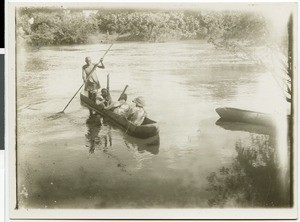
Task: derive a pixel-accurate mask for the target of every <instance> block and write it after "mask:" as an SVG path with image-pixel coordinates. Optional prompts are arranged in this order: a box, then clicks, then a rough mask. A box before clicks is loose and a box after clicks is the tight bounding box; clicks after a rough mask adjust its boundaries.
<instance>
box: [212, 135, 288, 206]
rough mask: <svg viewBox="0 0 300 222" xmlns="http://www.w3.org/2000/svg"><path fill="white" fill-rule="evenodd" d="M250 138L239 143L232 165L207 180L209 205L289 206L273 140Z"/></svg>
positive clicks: (257, 136)
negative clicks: (209, 195)
mask: <svg viewBox="0 0 300 222" xmlns="http://www.w3.org/2000/svg"><path fill="white" fill-rule="evenodd" d="M249 139H250V141H242V140H239V141H238V142H237V143H236V145H235V150H236V152H237V156H236V158H234V160H233V162H232V164H231V165H230V166H228V167H225V166H223V167H222V168H220V169H219V171H218V172H212V173H210V174H209V176H208V177H207V181H208V184H209V188H208V191H209V192H210V193H211V194H212V195H211V198H210V199H209V200H208V204H209V206H211V207H224V206H226V207H228V206H233V207H234V206H238V207H288V206H289V201H290V195H289V192H290V191H289V186H286V187H283V186H282V183H281V182H282V181H281V180H282V178H280V177H279V173H278V172H279V171H280V169H279V164H278V154H277V152H276V149H275V144H274V141H272V138H270V136H268V135H258V134H251V135H250V138H249ZM247 142H248V143H247ZM284 182H285V183H286V182H288V183H289V181H284ZM287 189H288V190H287Z"/></svg>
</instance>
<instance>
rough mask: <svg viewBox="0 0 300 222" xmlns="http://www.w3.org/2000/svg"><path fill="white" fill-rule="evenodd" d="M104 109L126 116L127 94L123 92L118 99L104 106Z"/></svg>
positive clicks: (127, 106) (127, 107)
mask: <svg viewBox="0 0 300 222" xmlns="http://www.w3.org/2000/svg"><path fill="white" fill-rule="evenodd" d="M104 109H106V110H113V112H114V113H116V114H118V115H120V116H126V114H127V113H128V111H129V109H130V106H129V104H128V103H127V94H126V93H123V94H122V95H121V96H120V98H119V100H118V101H116V102H113V103H112V104H110V105H109V106H107V107H105V108H104Z"/></svg>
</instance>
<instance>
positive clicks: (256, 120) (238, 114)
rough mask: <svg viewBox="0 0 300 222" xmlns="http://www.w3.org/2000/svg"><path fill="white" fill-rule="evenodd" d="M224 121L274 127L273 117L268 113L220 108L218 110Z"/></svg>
mask: <svg viewBox="0 0 300 222" xmlns="http://www.w3.org/2000/svg"><path fill="white" fill-rule="evenodd" d="M216 112H217V113H218V114H219V116H220V117H221V119H222V120H225V121H229V122H243V123H251V124H258V125H265V126H266V125H274V120H273V117H272V116H271V115H270V114H267V113H261V112H254V111H250V110H243V109H236V108H229V107H220V108H217V109H216Z"/></svg>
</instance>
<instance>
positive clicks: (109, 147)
mask: <svg viewBox="0 0 300 222" xmlns="http://www.w3.org/2000/svg"><path fill="white" fill-rule="evenodd" d="M108 46H109V45H106V44H99V45H84V46H82V45H81V46H76V45H75V46H62V47H47V48H41V49H40V50H37V51H29V52H25V51H23V52H21V51H19V50H18V52H20V55H18V57H17V63H18V69H17V74H16V77H17V78H16V80H17V124H18V126H17V152H18V172H19V173H18V178H17V180H18V197H19V201H20V205H19V206H20V208H25V209H26V208H85V209H86V208H89V209H91V208H173V207H176V208H195V207H197V208H207V207H215V206H224V207H226V206H234V207H249V206H255V207H262V206H270V207H271V206H288V205H287V204H286V203H287V200H286V199H285V198H287V197H288V196H289V190H288V189H287V188H286V187H288V182H286V181H289V177H288V175H289V172H288V171H286V172H285V171H283V170H282V169H286V168H285V167H286V165H285V164H282V163H281V164H279V163H278V161H279V160H278V158H277V157H278V151H277V149H278V147H277V143H279V142H278V141H277V139H278V137H280V136H279V135H276V133H275V132H274V130H273V129H266V128H258V127H255V126H250V125H245V124H240V125H236V124H235V125H232V124H231V123H221V122H219V121H218V122H217V125H216V124H215V123H216V120H217V119H218V114H217V113H216V112H215V108H217V107H221V106H234V107H237V108H243V109H249V110H255V109H256V108H257V109H259V110H256V111H262V112H263V111H270V112H273V111H274V112H277V111H278V109H279V108H280V107H281V106H280V105H278V103H277V99H278V98H280V97H278V96H277V94H278V92H277V89H276V88H275V87H273V86H275V85H276V83H275V82H272V76H270V74H269V73H264V72H263V71H262V70H260V68H259V67H256V66H253V65H251V64H249V62H247V61H237V60H234V59H233V58H232V57H230V55H229V54H228V53H226V52H224V51H223V50H218V49H215V48H214V47H213V46H211V45H209V44H206V43H204V42H201V41H199V42H198V41H193V42H180V43H176V42H175V43H164V44H159V43H151V44H149V43H119V42H118V43H117V44H115V45H114V47H113V49H112V50H111V51H110V52H109V53H108V55H107V56H106V57H105V66H106V69H105V70H98V71H97V74H98V77H99V80H100V83H101V85H102V86H104V85H106V76H107V73H110V81H111V82H110V83H111V84H110V87H111V95H112V97H113V99H117V98H118V97H119V95H120V93H121V90H122V89H123V88H124V86H125V85H127V84H128V85H129V87H128V89H127V91H126V92H127V94H128V101H129V102H131V100H132V99H133V98H134V97H136V96H144V98H145V100H146V101H147V106H146V111H147V113H148V115H149V117H150V118H151V119H153V120H155V121H156V122H157V123H158V125H159V128H160V134H159V136H157V137H153V138H149V139H147V140H141V139H137V138H134V137H131V136H128V135H126V134H125V132H124V131H122V130H121V129H119V128H118V127H117V126H115V125H114V124H112V123H111V122H110V121H108V120H107V119H106V118H102V117H100V116H97V115H95V116H91V117H90V116H89V112H88V109H87V108H86V107H83V106H81V105H80V99H79V97H78V96H77V97H75V98H74V100H73V101H72V102H71V103H70V105H69V106H68V108H67V109H66V110H65V112H64V113H59V115H54V117H55V118H54V117H52V116H53V114H54V113H56V114H57V112H59V111H61V110H62V109H63V108H64V107H65V105H66V104H67V102H68V101H69V100H70V98H71V97H72V96H73V95H74V93H75V91H76V90H77V89H78V87H79V86H80V85H81V84H82V77H81V67H82V65H83V63H84V58H85V57H86V56H90V57H91V58H92V60H93V61H98V60H99V52H101V51H103V52H104V51H105V50H106V49H107V48H108ZM100 54H101V53H100ZM158 55H159V56H158ZM170 55H172V56H170ZM80 61H81V62H80ZM182 64H184V66H183V65H182ZM273 83H274V84H273ZM266 84H268V91H266ZM266 101H267V102H266ZM270 103H271V104H270ZM49 116H51V117H52V118H47V117H49ZM252 134H255V135H252ZM260 134H261V135H260ZM258 141H260V142H258ZM282 144H283V143H282ZM281 148H282V149H281V154H283V155H285V154H286V153H287V147H286V146H284V144H283V146H281ZM283 155H282V156H283ZM279 166H280V167H279ZM279 170H281V173H279V174H278V175H281V176H284V175H285V176H286V177H285V179H277V176H276V175H275V174H276V172H277V171H279ZM282 172H283V173H282ZM207 175H210V176H209V177H208V178H209V180H205V179H203V178H206V177H207ZM261 175H263V176H261ZM269 178H270V179H269ZM270 181H271V185H270V186H269V184H270ZM280 181H281V183H279V182H280ZM279 185H280V186H279ZM208 186H209V187H210V188H209V190H207V187H208ZM269 187H270V188H269ZM268 192H269V194H268ZM276 192H277V193H278V195H277V196H275V197H274V194H275V193H276ZM251 193H253V195H252V194H251ZM250 194H251V195H250ZM267 194H268V195H267ZM230 203H232V204H230Z"/></svg>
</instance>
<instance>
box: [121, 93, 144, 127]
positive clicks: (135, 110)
mask: <svg viewBox="0 0 300 222" xmlns="http://www.w3.org/2000/svg"><path fill="white" fill-rule="evenodd" d="M132 102H133V103H135V107H132V108H131V109H130V110H129V112H128V114H127V115H126V116H127V119H128V120H129V121H130V122H132V123H133V124H135V125H137V126H140V125H141V124H142V123H143V122H144V119H145V117H146V116H147V113H146V111H145V110H144V106H145V101H144V98H143V97H141V96H139V97H137V98H135V99H134V100H133V101H132Z"/></svg>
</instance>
